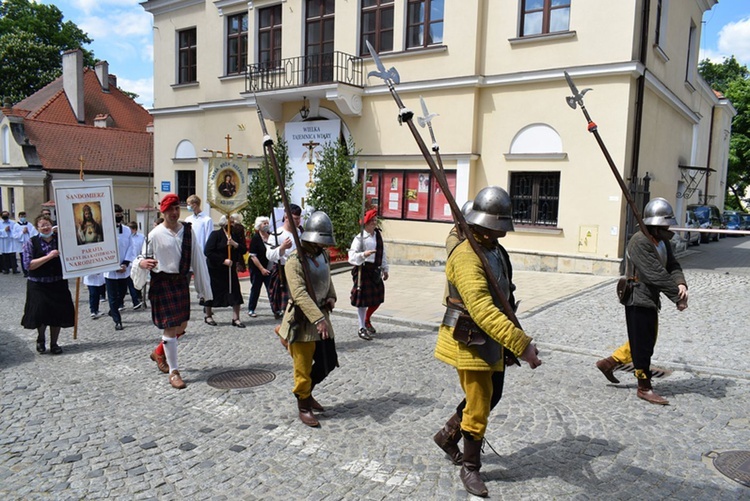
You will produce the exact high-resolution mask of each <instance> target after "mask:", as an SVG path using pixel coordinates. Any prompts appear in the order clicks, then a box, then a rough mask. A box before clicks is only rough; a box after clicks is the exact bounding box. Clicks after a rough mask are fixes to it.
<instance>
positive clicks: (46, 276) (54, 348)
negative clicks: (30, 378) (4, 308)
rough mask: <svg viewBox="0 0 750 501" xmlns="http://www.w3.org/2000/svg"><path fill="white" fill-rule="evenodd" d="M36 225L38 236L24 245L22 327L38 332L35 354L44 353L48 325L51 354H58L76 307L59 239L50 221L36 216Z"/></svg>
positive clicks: (70, 325) (44, 217) (45, 217)
mask: <svg viewBox="0 0 750 501" xmlns="http://www.w3.org/2000/svg"><path fill="white" fill-rule="evenodd" d="M35 224H36V229H37V231H38V232H39V234H38V235H35V236H33V237H31V238H30V239H29V240H28V241H27V242H26V243H25V244H24V246H23V257H22V259H23V263H24V268H25V269H26V270H28V271H29V276H28V280H27V282H26V304H25V305H24V309H23V318H22V319H21V325H23V326H24V328H26V329H36V330H37V338H36V351H38V352H39V353H44V352H45V351H47V347H46V339H45V331H46V330H47V326H48V325H49V335H50V351H51V352H52V354H53V355H59V354H60V353H62V352H63V350H62V348H61V347H60V346H59V345H58V344H57V340H58V337H59V335H60V329H61V328H63V327H73V324H74V323H75V318H74V317H75V307H74V306H73V298H72V297H71V296H70V289H68V281H67V280H66V279H64V278H63V274H62V265H61V263H60V251H59V250H58V237H57V235H56V234H55V233H54V232H53V231H52V219H51V218H50V217H48V216H39V217H37V218H36V221H35Z"/></svg>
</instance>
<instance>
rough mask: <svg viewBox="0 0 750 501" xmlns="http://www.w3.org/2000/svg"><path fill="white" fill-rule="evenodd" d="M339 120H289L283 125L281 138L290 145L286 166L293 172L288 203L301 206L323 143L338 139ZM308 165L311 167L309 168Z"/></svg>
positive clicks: (306, 194)
mask: <svg viewBox="0 0 750 501" xmlns="http://www.w3.org/2000/svg"><path fill="white" fill-rule="evenodd" d="M340 134H341V120H313V121H309V122H289V123H287V124H286V125H285V126H284V139H285V140H286V144H287V147H288V148H289V168H290V170H291V171H292V180H293V182H294V184H293V185H292V189H291V190H290V191H291V193H290V195H291V202H293V203H295V204H298V205H299V206H301V207H304V205H305V204H304V200H306V199H307V198H308V193H309V189H310V187H311V182H312V181H313V179H312V174H313V171H312V170H311V168H312V169H313V170H314V168H315V167H316V166H317V165H318V157H319V156H320V154H321V153H322V151H323V146H325V144H326V143H334V142H335V141H338V139H339V135H340ZM308 164H310V168H308Z"/></svg>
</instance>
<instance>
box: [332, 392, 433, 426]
mask: <svg viewBox="0 0 750 501" xmlns="http://www.w3.org/2000/svg"><path fill="white" fill-rule="evenodd" d="M433 405H435V400H434V399H432V398H420V397H415V396H414V395H413V394H410V393H401V392H395V393H386V394H385V395H382V396H380V397H377V398H366V399H360V400H348V401H346V402H344V403H341V404H337V405H334V406H330V405H327V406H326V411H325V412H324V413H323V416H325V418H326V419H327V420H334V419H352V418H360V417H362V416H363V415H364V416H370V417H371V418H372V419H373V421H375V422H377V423H382V422H385V421H387V420H388V419H389V418H390V416H391V414H393V413H394V412H395V411H396V410H397V409H398V408H400V407H429V406H433Z"/></svg>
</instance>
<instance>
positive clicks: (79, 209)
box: [52, 179, 120, 278]
mask: <svg viewBox="0 0 750 501" xmlns="http://www.w3.org/2000/svg"><path fill="white" fill-rule="evenodd" d="M52 189H53V191H54V196H55V209H56V211H57V237H58V250H59V251H60V260H61V261H62V268H63V278H71V277H82V276H84V275H90V274H93V273H100V272H104V271H111V270H115V269H117V268H119V267H120V254H119V248H118V246H117V235H116V234H115V229H116V225H115V212H114V206H113V200H114V196H113V194H112V180H111V179H96V180H92V181H52Z"/></svg>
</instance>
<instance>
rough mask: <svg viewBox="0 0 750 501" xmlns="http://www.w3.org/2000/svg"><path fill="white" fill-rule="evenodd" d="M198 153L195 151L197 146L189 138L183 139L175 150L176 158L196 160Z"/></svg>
mask: <svg viewBox="0 0 750 501" xmlns="http://www.w3.org/2000/svg"><path fill="white" fill-rule="evenodd" d="M196 158H198V155H197V154H196V153H195V147H194V146H193V143H191V142H190V141H189V140H187V139H183V140H182V141H180V142H179V143H177V148H175V151H174V159H175V160H195V159H196Z"/></svg>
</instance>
